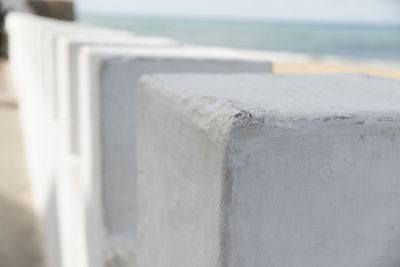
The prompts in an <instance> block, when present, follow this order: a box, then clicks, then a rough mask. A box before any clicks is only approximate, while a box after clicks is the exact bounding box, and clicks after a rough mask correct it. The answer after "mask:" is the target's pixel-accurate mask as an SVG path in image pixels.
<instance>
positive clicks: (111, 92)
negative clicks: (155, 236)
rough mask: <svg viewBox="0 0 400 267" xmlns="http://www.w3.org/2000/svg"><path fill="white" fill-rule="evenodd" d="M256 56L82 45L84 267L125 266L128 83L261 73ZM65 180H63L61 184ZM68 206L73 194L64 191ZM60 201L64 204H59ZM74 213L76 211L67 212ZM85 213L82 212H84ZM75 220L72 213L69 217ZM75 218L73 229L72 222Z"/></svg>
mask: <svg viewBox="0 0 400 267" xmlns="http://www.w3.org/2000/svg"><path fill="white" fill-rule="evenodd" d="M269 71H270V64H269V63H268V62H267V61H266V60H265V59H263V58H260V57H257V58H254V57H249V56H247V55H245V54H241V53H239V52H237V51H236V52H234V51H227V50H224V49H208V48H199V47H185V46H184V47H178V48H173V47H172V48H147V49H146V48H135V49H127V48H123V47H121V48H102V47H96V48H92V47H85V48H83V49H82V51H81V54H80V62H79V73H80V77H81V79H80V85H79V90H78V91H79V92H78V93H79V94H80V97H79V99H78V101H77V102H78V104H79V105H80V107H81V108H80V110H81V115H80V116H81V120H80V122H79V124H80V126H79V134H78V136H80V137H81V140H80V141H78V142H77V143H78V151H80V153H81V157H82V158H81V162H80V163H81V165H80V166H78V167H77V169H79V170H75V171H72V172H74V173H75V174H76V173H81V176H79V175H76V177H79V179H74V180H72V179H68V181H71V182H73V183H75V184H73V185H70V187H73V188H80V190H81V198H82V199H81V201H82V203H85V205H81V204H76V206H78V207H86V211H81V215H80V216H81V217H82V216H83V220H82V219H81V223H82V228H84V229H85V230H82V231H81V232H85V231H86V232H87V233H86V236H87V242H88V247H89V255H90V256H89V257H90V263H91V264H92V266H108V265H111V266H112V264H116V262H120V263H121V265H122V266H131V265H132V264H133V263H134V258H135V246H136V242H135V238H136V234H137V233H136V220H137V217H136V165H135V161H136V152H135V149H136V144H135V133H136V119H135V102H134V99H135V84H136V81H137V79H138V78H139V77H140V76H141V75H142V74H146V73H155V72H164V73H171V72H174V73H177V72H181V73H182V72H201V73H238V72H269ZM65 181H67V179H65ZM70 197H73V198H74V199H75V201H78V200H77V195H76V194H74V195H73V194H71V196H70ZM67 202H68V201H67ZM74 211H77V209H76V208H74ZM85 213H86V214H85ZM77 217H79V215H77ZM77 222H79V219H76V220H74V225H75V227H77V225H79V223H77Z"/></svg>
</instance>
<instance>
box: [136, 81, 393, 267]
mask: <svg viewBox="0 0 400 267" xmlns="http://www.w3.org/2000/svg"><path fill="white" fill-rule="evenodd" d="M136 103H137V111H136V114H137V120H136V123H137V127H136V130H137V168H138V215H137V218H138V239H137V244H138V248H137V263H138V266H140V267H147V266H149V267H150V266H151V267H157V266H162V267H179V266H192V267H196V266H199V267H200V266H232V267H234V266H277V267H293V266H295V267H296V266H298V267H304V266H307V267H320V266H332V267H333V266H341V267H365V266H387V267H397V266H399V264H400V256H399V255H400V254H399V250H400V239H399V237H400V209H399V207H398V203H399V202H400V164H399V162H400V137H399V136H400V82H399V81H396V80H389V79H380V78H374V77H370V76H362V75H321V76H301V75H298V76H296V75H268V74H265V75H253V74H241V75H200V74H198V75H196V74H180V75H178V74H171V75H154V76H146V77H145V78H142V79H141V81H140V83H139V86H138V88H137V96H136Z"/></svg>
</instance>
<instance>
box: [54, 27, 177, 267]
mask: <svg viewBox="0 0 400 267" xmlns="http://www.w3.org/2000/svg"><path fill="white" fill-rule="evenodd" d="M115 45H119V46H126V47H130V48H133V47H156V46H158V47H160V46H177V45H178V44H177V42H176V41H173V40H171V39H167V38H160V37H138V36H118V37H113V38H110V35H109V34H108V35H105V34H104V35H102V36H100V35H96V36H88V35H86V34H85V35H82V34H79V35H78V34H70V35H63V36H61V37H58V38H57V40H56V56H55V57H56V58H57V65H56V68H55V72H57V73H56V75H55V76H56V80H57V81H56V87H55V88H54V90H55V96H58V101H57V102H58V104H57V112H56V113H57V120H56V125H55V126H54V127H55V128H56V129H57V130H56V134H55V137H56V138H55V140H56V141H55V143H56V144H58V145H57V150H58V151H57V152H58V155H57V157H56V158H57V161H58V162H57V164H56V169H57V193H58V198H57V204H58V210H59V214H58V222H59V229H60V230H59V232H60V244H61V250H62V259H63V266H75V267H79V266H87V265H86V264H87V259H86V258H85V255H86V254H85V253H86V250H87V248H86V247H85V246H86V244H87V241H86V240H85V238H84V237H85V233H84V232H82V231H83V230H84V228H82V227H79V225H78V227H77V225H76V224H75V223H74V222H72V223H71V218H81V217H79V216H80V214H83V212H82V209H83V208H84V206H83V203H82V202H81V203H79V202H77V198H76V195H81V193H80V192H81V189H80V188H79V187H76V184H79V181H76V179H79V178H77V177H80V176H79V173H78V172H77V171H76V166H75V165H76V164H77V163H76V162H79V150H78V147H77V146H78V140H79V131H78V130H79V129H78V125H79V116H78V114H79V106H78V80H79V79H80V77H79V72H78V70H77V67H78V64H77V61H78V51H79V49H80V48H81V47H83V46H90V47H95V46H103V47H105V46H115ZM71 233H74V234H71ZM79 238H82V239H80V240H79Z"/></svg>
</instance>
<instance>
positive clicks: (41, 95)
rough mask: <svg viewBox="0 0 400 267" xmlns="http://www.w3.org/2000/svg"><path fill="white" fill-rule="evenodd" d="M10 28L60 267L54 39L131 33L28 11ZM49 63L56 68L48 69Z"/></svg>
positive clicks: (51, 249) (24, 115)
mask: <svg viewBox="0 0 400 267" xmlns="http://www.w3.org/2000/svg"><path fill="white" fill-rule="evenodd" d="M6 28H7V31H8V34H9V41H10V43H9V52H10V65H11V69H12V74H13V76H14V77H13V78H14V83H15V87H16V88H17V90H18V91H17V93H18V98H19V108H20V115H21V121H22V126H23V134H24V143H25V148H26V154H27V158H28V167H29V174H30V180H31V185H32V191H33V197H34V202H35V208H36V212H37V214H38V217H39V219H40V222H41V226H42V228H43V236H44V238H45V249H46V252H47V253H46V256H47V257H46V260H47V265H48V266H60V265H61V260H60V255H59V253H60V252H59V248H58V245H59V240H58V232H59V229H58V222H57V196H56V195H57V193H56V192H55V191H56V188H55V181H54V179H55V176H56V173H57V170H56V169H55V166H54V165H55V161H54V160H55V158H56V157H55V149H56V148H57V147H58V143H57V142H56V141H55V133H56V132H55V130H56V128H55V127H54V118H53V113H54V112H53V108H54V107H55V106H56V105H54V101H53V100H54V97H53V98H49V97H47V95H46V94H45V92H46V91H45V90H44V89H45V85H46V83H45V79H44V78H46V77H50V78H53V77H54V75H55V74H57V73H56V72H55V69H56V68H55V67H56V66H55V65H56V64H55V62H56V60H57V59H56V57H55V56H54V55H55V45H54V43H55V40H54V38H55V36H59V35H63V34H72V33H78V34H79V33H80V34H82V33H86V35H87V36H95V35H99V34H101V35H104V34H106V33H107V35H108V37H109V38H114V37H115V36H117V35H118V36H120V35H121V36H122V35H124V36H127V35H128V33H127V32H119V31H111V30H107V29H104V28H98V27H91V26H83V25H80V24H77V23H72V22H63V21H59V20H54V19H48V18H44V17H39V16H35V15H29V14H22V13H11V14H9V15H8V16H7V18H6ZM129 35H130V34H129ZM46 59H48V61H46ZM49 61H50V63H48V62H49ZM46 62H47V63H48V65H51V66H50V67H47V66H46V64H45V63H46ZM51 81H53V80H51ZM47 86H48V83H47ZM54 87H55V86H53V87H52V89H54ZM47 88H49V86H48V87H47ZM48 91H49V90H48ZM50 91H51V92H52V91H54V90H50Z"/></svg>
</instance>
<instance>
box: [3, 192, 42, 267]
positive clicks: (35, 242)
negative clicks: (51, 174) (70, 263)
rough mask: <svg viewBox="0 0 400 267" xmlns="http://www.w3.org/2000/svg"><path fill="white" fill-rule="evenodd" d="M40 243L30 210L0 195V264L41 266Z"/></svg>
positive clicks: (5, 266)
mask: <svg viewBox="0 0 400 267" xmlns="http://www.w3.org/2000/svg"><path fill="white" fill-rule="evenodd" d="M40 244H41V242H40V236H39V233H38V231H37V222H36V217H35V215H34V214H33V213H32V211H31V210H30V209H29V208H28V207H25V206H24V205H23V204H20V203H17V202H14V201H11V200H10V199H7V198H6V197H4V196H2V195H0V266H1V267H39V266H40V267H42V266H43V259H42V256H41V255H42V253H41V252H42V248H41V246H40Z"/></svg>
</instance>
